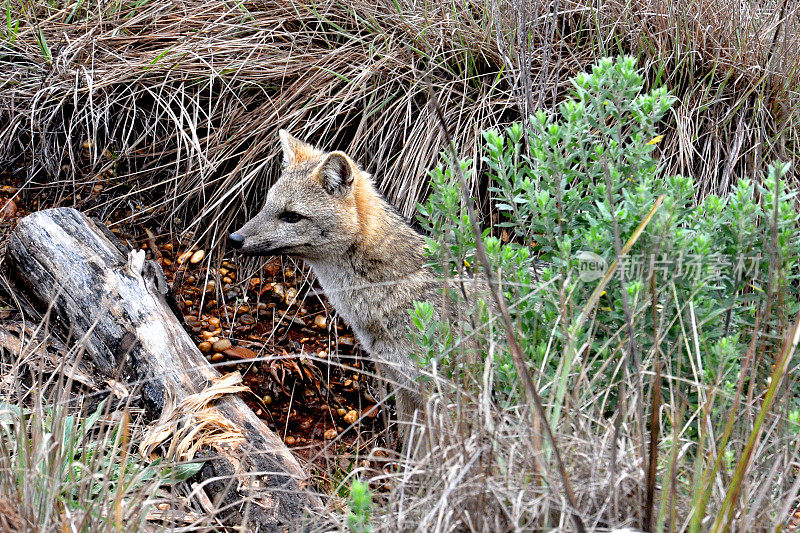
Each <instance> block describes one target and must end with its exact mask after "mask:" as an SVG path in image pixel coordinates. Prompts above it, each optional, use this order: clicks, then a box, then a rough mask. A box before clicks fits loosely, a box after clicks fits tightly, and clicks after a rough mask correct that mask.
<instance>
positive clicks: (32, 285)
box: [8, 208, 321, 531]
mask: <svg viewBox="0 0 800 533" xmlns="http://www.w3.org/2000/svg"><path fill="white" fill-rule="evenodd" d="M104 230H105V231H104ZM112 240H113V235H110V233H109V232H108V230H106V229H105V228H103V229H101V228H99V227H98V226H97V225H96V224H95V223H94V222H92V221H91V220H90V219H88V218H87V217H86V216H84V215H83V214H82V213H80V212H78V211H76V210H74V209H69V208H58V209H49V210H46V211H40V212H37V213H33V214H31V215H29V216H27V217H25V218H24V219H22V220H20V221H19V224H18V225H17V227H16V228H15V229H14V231H13V232H12V233H11V236H10V239H9V243H8V265H9V267H10V272H9V274H10V275H11V277H12V279H13V280H15V282H16V283H18V284H19V285H20V287H19V288H21V289H22V292H23V293H24V294H25V295H26V297H27V298H28V299H29V301H30V302H31V303H33V305H34V306H35V307H37V308H38V309H39V310H41V311H42V312H46V311H48V310H49V312H50V316H51V320H52V319H55V320H53V323H54V325H55V327H57V328H60V329H61V330H62V333H63V334H65V335H68V336H69V337H70V338H71V339H73V341H74V342H79V343H81V344H82V345H83V346H85V354H86V355H85V356H84V357H86V356H88V358H89V359H90V361H91V363H93V364H94V366H95V367H96V368H97V371H98V373H99V374H100V375H101V376H103V377H105V378H112V379H115V380H123V381H124V382H126V383H129V384H130V388H131V389H134V388H135V389H137V390H138V391H140V393H141V396H142V399H143V401H144V403H145V405H146V407H147V408H148V409H149V410H150V411H151V412H152V414H153V417H154V418H156V417H159V416H161V415H162V412H164V410H165V409H169V410H172V411H173V412H174V411H175V410H176V409H179V408H180V407H181V406H183V404H182V402H183V401H184V400H185V399H186V398H196V397H197V396H192V395H198V394H199V393H202V391H203V390H206V389H207V388H208V387H209V385H210V384H211V383H212V380H216V379H218V378H219V374H218V373H217V372H216V370H214V369H213V368H212V367H211V366H210V365H209V364H208V362H207V361H206V360H205V358H204V357H203V355H202V354H201V353H200V351H199V350H198V349H197V347H196V346H195V344H194V342H192V339H191V338H190V337H189V335H188V334H187V333H186V331H184V329H183V328H182V327H181V324H180V322H179V321H178V320H177V319H176V317H175V315H174V314H173V312H172V311H171V309H170V307H169V305H168V304H167V302H166V300H165V298H164V296H163V294H162V291H161V290H160V288H159V286H160V285H161V283H160V282H159V275H160V276H161V278H160V279H161V280H163V274H161V272H160V268H157V265H155V264H154V263H152V262H149V261H144V253H143V252H142V251H139V252H131V253H129V254H128V256H127V257H126V256H125V254H123V253H122V251H121V250H120V249H119V248H118V244H115V243H114V242H112ZM184 403H185V402H184ZM204 409H205V411H204V413H203V414H204V416H205V418H204V420H208V419H209V417H210V418H215V417H217V420H221V421H222V423H221V426H218V427H224V428H226V430H228V435H229V436H230V434H231V428H233V434H234V437H235V438H233V439H227V440H226V441H225V442H216V443H214V444H212V445H211V449H207V450H206V453H205V454H204V456H205V457H209V459H208V460H207V461H206V463H205V466H204V467H203V469H202V470H201V472H200V476H201V477H202V479H203V482H202V483H201V485H203V486H204V488H205V490H206V492H207V493H209V494H210V496H211V499H212V500H213V501H215V502H217V504H218V506H219V507H220V508H227V509H228V510H227V514H223V515H222V516H223V517H224V519H225V520H226V521H229V522H232V523H236V524H241V523H242V522H243V521H246V522H247V527H248V530H251V531H275V530H284V529H286V527H287V526H289V525H291V524H297V523H298V522H299V521H300V520H301V519H302V518H303V517H304V516H306V518H307V517H308V514H309V513H313V510H314V509H318V508H319V507H320V506H321V503H320V500H319V498H318V497H317V496H316V495H314V494H313V493H311V492H310V491H309V490H308V489H307V488H306V475H305V474H304V472H303V470H302V469H301V468H300V465H299V464H298V462H297V460H296V459H295V458H294V457H293V456H292V454H291V453H290V452H289V450H288V449H287V448H286V447H285V445H284V444H283V442H282V441H281V440H280V439H279V438H278V437H277V436H276V435H275V434H273V433H272V432H271V431H270V430H269V428H268V427H267V426H266V424H264V423H263V422H262V421H261V420H260V419H259V418H258V417H257V416H256V415H255V414H254V413H253V412H252V411H251V410H250V408H248V407H247V405H246V404H245V403H244V401H243V400H242V399H241V398H239V397H237V396H235V395H232V394H227V395H224V394H223V395H221V397H219V398H218V399H216V400H215V401H213V402H211V404H210V405H209V406H208V407H204ZM236 432H238V436H237V433H236ZM219 440H223V439H219ZM201 453H202V451H201Z"/></svg>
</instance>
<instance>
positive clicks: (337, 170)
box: [317, 152, 353, 194]
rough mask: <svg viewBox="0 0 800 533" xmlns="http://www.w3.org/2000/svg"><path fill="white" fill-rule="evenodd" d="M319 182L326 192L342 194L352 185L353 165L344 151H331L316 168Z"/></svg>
mask: <svg viewBox="0 0 800 533" xmlns="http://www.w3.org/2000/svg"><path fill="white" fill-rule="evenodd" d="M317 175H318V176H319V180H320V183H322V186H323V187H324V188H325V190H326V191H327V192H328V194H342V193H345V192H347V191H348V190H349V189H350V187H351V186H352V185H353V166H352V164H351V163H350V158H349V157H347V155H345V153H344V152H332V153H330V154H328V157H326V158H325V160H324V161H323V162H322V163H321V164H320V165H319V167H318V168H317Z"/></svg>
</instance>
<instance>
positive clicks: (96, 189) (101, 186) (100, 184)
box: [92, 183, 103, 193]
mask: <svg viewBox="0 0 800 533" xmlns="http://www.w3.org/2000/svg"><path fill="white" fill-rule="evenodd" d="M92 190H93V191H94V192H96V193H97V192H100V191H102V190H103V184H102V183H98V184H97V185H95V186H94V187H92Z"/></svg>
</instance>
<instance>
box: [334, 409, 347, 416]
mask: <svg viewBox="0 0 800 533" xmlns="http://www.w3.org/2000/svg"><path fill="white" fill-rule="evenodd" d="M336 414H337V415H339V416H344V415H346V414H347V409H345V408H344V407H340V408H338V409H337V410H336Z"/></svg>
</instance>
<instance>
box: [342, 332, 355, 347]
mask: <svg viewBox="0 0 800 533" xmlns="http://www.w3.org/2000/svg"><path fill="white" fill-rule="evenodd" d="M355 342H356V341H355V339H354V338H353V337H352V335H342V336H341V337H339V345H340V346H353V345H354V344H355Z"/></svg>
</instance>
